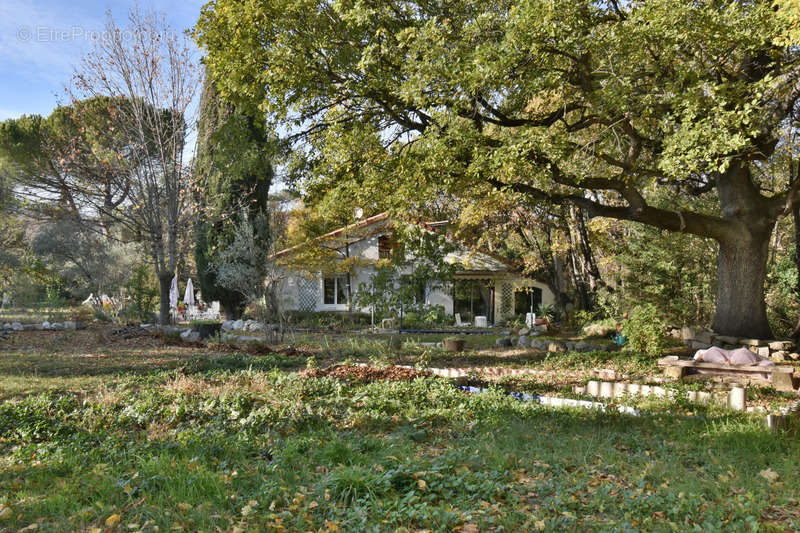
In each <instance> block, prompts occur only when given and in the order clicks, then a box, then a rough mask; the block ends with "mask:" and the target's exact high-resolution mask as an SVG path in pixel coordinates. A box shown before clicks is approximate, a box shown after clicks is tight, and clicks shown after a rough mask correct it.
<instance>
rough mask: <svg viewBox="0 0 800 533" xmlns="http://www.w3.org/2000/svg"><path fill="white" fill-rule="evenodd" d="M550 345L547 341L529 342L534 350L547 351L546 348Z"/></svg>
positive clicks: (534, 340)
mask: <svg viewBox="0 0 800 533" xmlns="http://www.w3.org/2000/svg"><path fill="white" fill-rule="evenodd" d="M549 345H550V341H549V340H547V339H533V340H532V341H531V348H534V349H536V350H547V347H548V346H549Z"/></svg>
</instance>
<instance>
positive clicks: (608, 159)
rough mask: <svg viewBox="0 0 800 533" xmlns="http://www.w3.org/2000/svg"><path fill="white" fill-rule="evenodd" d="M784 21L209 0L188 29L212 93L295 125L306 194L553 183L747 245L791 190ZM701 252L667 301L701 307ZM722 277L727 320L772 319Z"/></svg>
mask: <svg viewBox="0 0 800 533" xmlns="http://www.w3.org/2000/svg"><path fill="white" fill-rule="evenodd" d="M787 20H793V18H792V17H789V18H788V19H787V18H786V17H781V16H776V14H775V10H774V8H773V5H772V3H771V2H733V3H721V2H694V1H691V0H680V1H673V0H657V1H652V2H650V1H648V2H622V3H620V2H595V1H591V0H578V1H575V0H556V1H551V0H533V1H526V2H522V1H509V2H501V3H499V4H498V3H484V4H477V3H475V2H471V1H467V0H458V1H454V2H447V3H445V4H442V3H429V2H413V1H412V2H405V1H399V0H392V1H387V2H382V3H380V4H372V3H364V2H333V3H330V2H311V3H309V2H306V1H305V0H290V1H288V2H287V1H285V0H268V1H264V2H259V3H255V4H248V3H245V4H243V3H241V2H238V1H236V0H219V1H217V2H214V3H213V4H209V5H207V6H206V8H205V9H204V10H203V12H202V14H201V17H200V20H199V22H198V25H197V27H196V29H195V37H196V39H197V41H198V43H199V44H200V45H201V46H202V47H203V48H204V49H205V50H207V51H208V56H207V63H206V64H207V66H208V69H209V71H210V72H211V73H212V74H213V75H214V76H216V77H217V79H218V80H219V83H220V91H221V92H222V93H224V94H225V95H226V97H230V98H231V99H233V100H235V101H236V102H237V103H239V102H241V105H244V106H248V107H249V108H252V109H259V110H260V111H262V112H265V113H266V119H267V121H268V122H269V123H271V124H281V125H285V124H287V123H291V124H292V126H290V127H289V130H290V131H287V132H286V137H287V140H290V141H291V142H296V143H297V146H298V148H302V149H298V150H296V151H295V152H294V153H293V154H292V157H291V158H290V161H289V163H288V165H287V168H288V170H289V174H290V177H291V178H293V180H294V181H293V183H294V184H296V185H297V186H298V188H300V189H301V190H303V191H304V192H306V193H307V194H308V196H309V198H310V199H311V200H312V201H313V202H314V204H315V205H320V206H325V207H326V208H327V207H329V206H336V205H346V207H347V209H351V208H352V207H353V206H359V205H360V206H362V207H366V208H368V209H369V210H375V211H377V210H382V209H384V208H391V209H393V210H395V211H404V212H407V213H409V214H411V213H413V214H414V215H415V216H417V215H419V214H421V213H425V214H427V213H435V212H441V211H444V209H442V208H441V206H440V204H441V203H447V202H449V201H451V198H455V199H456V201H457V202H461V203H462V204H471V203H474V204H475V205H476V206H481V205H484V204H482V202H486V203H489V204H492V202H494V201H495V200H497V201H498V203H502V200H507V201H508V205H509V211H511V210H514V209H522V210H528V209H531V207H532V205H535V204H537V203H539V202H548V201H550V202H552V203H554V204H557V205H565V204H572V205H577V206H579V207H580V208H581V209H584V211H585V213H587V214H588V215H589V216H591V217H602V216H605V217H610V218H617V219H622V220H633V221H637V222H641V223H644V224H647V225H650V226H653V227H657V228H659V229H661V230H666V231H670V232H676V233H682V234H683V233H690V234H693V235H701V236H704V237H707V238H710V239H714V240H717V241H719V242H722V241H725V242H726V244H727V245H728V246H729V248H737V247H738V248H741V251H742V253H744V249H745V244H744V243H746V242H760V243H763V242H766V241H767V239H768V238H769V235H768V231H765V230H764V228H769V227H771V226H772V224H773V223H774V222H775V221H776V220H777V217H778V216H779V213H780V212H781V209H779V208H777V207H776V208H775V209H774V210H773V209H768V208H761V207H757V206H762V207H763V206H771V205H775V206H777V205H778V204H780V203H781V202H783V201H785V199H786V195H787V194H788V191H789V181H790V180H788V179H786V178H785V177H784V176H780V177H777V178H776V176H775V174H773V173H772V172H764V171H763V165H769V164H772V163H775V162H776V161H778V160H779V159H780V157H781V156H780V155H779V150H778V149H777V148H776V147H778V146H780V145H783V144H785V143H783V141H782V139H786V138H789V137H790V135H791V132H790V131H789V130H788V129H787V128H790V127H792V126H790V124H791V120H790V117H791V116H792V113H793V112H794V111H793V110H794V107H795V105H796V95H795V94H794V93H793V92H791V91H786V90H784V86H783V83H784V82H783V81H782V80H784V79H785V78H786V77H787V76H788V77H791V76H792V75H793V69H794V66H793V65H794V63H795V60H796V59H797V56H798V54H800V52H798V50H797V47H792V46H789V45H787V44H786V43H785V42H783V41H782V39H783V38H784V37H785V36H786V34H787V30H788V28H787V24H789V23H790V22H787ZM778 58H782V59H778ZM755 73H757V74H755ZM365 87H368V88H369V89H368V90H365V89H364V88H365ZM756 154H758V155H756ZM765 161H766V163H764V162H765ZM751 184H752V185H755V187H751V186H750V185H751ZM723 189H725V191H723ZM734 189H735V190H737V191H739V192H737V193H733V192H732V191H733V190H734ZM587 191H591V193H590V192H587ZM726 191H727V192H726ZM740 193H741V194H740ZM720 206H722V209H719V207H720ZM485 211H487V210H481V208H480V207H476V208H475V212H476V213H482V212H485ZM743 219H747V222H745V223H744V224H742V220H743ZM523 229H524V228H523ZM742 231H744V232H745V233H746V234H747V235H743V234H742V233H741V232H742ZM620 238H622V239H623V240H624V235H621V236H620ZM757 250H759V251H753V250H751V253H749V254H748V257H752V258H753V262H760V261H761V260H762V259H764V260H766V257H765V256H764V252H763V250H762V249H760V248H758V249H757ZM715 255H716V250H714V251H711V252H708V253H703V254H702V255H694V257H695V258H696V260H695V261H694V263H695V264H692V265H691V266H692V271H691V272H690V276H689V277H694V278H696V279H687V280H686V283H685V285H686V286H689V285H690V284H695V283H696V284H697V285H696V287H697V289H698V292H702V293H703V294H702V298H700V299H699V301H697V302H692V305H685V304H686V303H688V302H685V301H684V302H677V303H675V304H674V309H670V313H669V314H670V315H673V314H674V315H680V317H679V318H681V319H682V318H683V317H684V316H686V315H687V314H689V313H692V314H693V315H694V320H695V321H705V320H706V316H707V314H708V311H707V309H706V308H707V307H708V306H709V304H711V303H712V300H711V299H708V298H706V296H707V295H706V294H705V293H706V289H707V288H708V287H711V286H713V282H711V281H710V280H709V279H708V278H709V277H710V276H709V273H710V272H713V270H714V269H713V268H712V269H709V270H705V269H704V267H705V265H702V267H703V268H702V269H701V268H697V269H695V268H694V267H695V266H700V265H697V264H698V263H704V262H705V261H706V260H708V261H710V262H712V263H713V262H714V256H715ZM687 256H688V254H687ZM679 259H680V260H681V261H684V260H686V259H688V257H686V256H684V257H681V258H679ZM658 262H659V264H658V266H659V267H661V268H664V269H666V270H672V269H673V268H679V265H676V264H675V265H670V264H669V262H668V261H667V258H666V257H660V258H658ZM690 262H691V261H690ZM719 264H720V268H728V267H732V265H730V264H729V263H727V262H721V263H719ZM731 269H733V268H731ZM636 275H638V272H637V274H636ZM673 279H674V277H673ZM724 279H728V278H727V277H726V278H724ZM756 285H757V286H760V283H759V284H756ZM664 289H665V290H664V291H663V292H665V293H668V292H672V289H673V287H671V286H668V287H664ZM740 289H741V288H740ZM719 295H720V296H721V297H723V298H727V297H728V295H731V296H730V299H731V301H725V302H718V305H719V306H720V307H719V309H718V316H719V317H721V320H722V323H723V326H725V327H727V328H731V329H738V330H750V331H759V332H763V333H766V332H767V331H768V329H769V327H768V325H767V324H766V316H757V317H756V316H751V317H747V322H748V323H749V324H751V325H747V324H745V323H744V319H743V318H741V313H739V314H738V315H737V314H736V313H737V311H738V310H740V309H745V308H748V306H749V308H750V309H760V307H759V306H757V305H755V304H758V303H759V302H758V301H754V300H759V301H760V299H761V298H763V294H759V293H758V291H757V290H753V291H750V292H749V293H745V291H743V290H738V291H737V290H736V288H734V287H728V288H726V290H724V291H720V292H719ZM667 298H669V297H668V296H664V299H665V300H667ZM621 305H628V304H627V302H624V303H622V304H621ZM687 310H688V311H687ZM737 316H738V318H737ZM742 333H743V334H744V333H745V332H744V331H742Z"/></svg>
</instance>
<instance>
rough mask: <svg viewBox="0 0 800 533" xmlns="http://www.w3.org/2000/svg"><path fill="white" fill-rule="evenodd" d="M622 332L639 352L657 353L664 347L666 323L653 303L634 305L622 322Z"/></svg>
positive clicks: (630, 345) (630, 344) (631, 346)
mask: <svg viewBox="0 0 800 533" xmlns="http://www.w3.org/2000/svg"><path fill="white" fill-rule="evenodd" d="M622 334H623V335H624V336H625V337H626V338H627V339H628V346H629V347H630V349H632V350H635V351H637V352H645V353H648V354H653V355H655V354H659V353H660V352H661V350H663V349H664V323H663V321H662V319H661V314H660V313H659V311H658V309H657V308H656V306H655V305H653V304H646V305H640V306H636V307H634V308H633V311H631V313H630V315H629V318H628V319H627V320H625V321H624V322H623V324H622Z"/></svg>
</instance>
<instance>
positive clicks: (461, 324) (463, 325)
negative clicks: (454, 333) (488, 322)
mask: <svg viewBox="0 0 800 533" xmlns="http://www.w3.org/2000/svg"><path fill="white" fill-rule="evenodd" d="M455 318H456V327H457V328H466V327H469V326H471V325H472V322H462V321H461V313H456V314H455Z"/></svg>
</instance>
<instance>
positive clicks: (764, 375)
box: [658, 355, 794, 391]
mask: <svg viewBox="0 0 800 533" xmlns="http://www.w3.org/2000/svg"><path fill="white" fill-rule="evenodd" d="M658 366H660V367H662V368H663V369H664V375H666V376H668V377H672V378H675V379H681V378H683V377H685V376H688V375H690V374H711V375H717V376H734V377H741V378H746V379H748V380H751V379H752V380H762V381H767V382H769V383H771V384H772V386H773V387H775V388H776V389H777V390H783V391H793V390H794V380H793V373H794V367H792V366H786V365H783V366H778V365H776V366H751V365H747V366H737V365H721V364H718V363H705V362H702V361H695V360H694V359H681V358H679V357H678V356H677V355H669V356H667V357H662V358H661V359H659V360H658Z"/></svg>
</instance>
